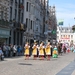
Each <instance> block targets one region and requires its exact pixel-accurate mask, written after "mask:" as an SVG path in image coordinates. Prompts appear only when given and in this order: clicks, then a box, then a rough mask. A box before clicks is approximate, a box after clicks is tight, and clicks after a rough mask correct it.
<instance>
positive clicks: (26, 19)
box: [26, 18, 28, 27]
mask: <svg viewBox="0 0 75 75" xmlns="http://www.w3.org/2000/svg"><path fill="white" fill-rule="evenodd" d="M27 26H28V18H26V27H27Z"/></svg>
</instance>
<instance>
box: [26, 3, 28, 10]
mask: <svg viewBox="0 0 75 75" xmlns="http://www.w3.org/2000/svg"><path fill="white" fill-rule="evenodd" d="M26 11H28V2H27V4H26Z"/></svg>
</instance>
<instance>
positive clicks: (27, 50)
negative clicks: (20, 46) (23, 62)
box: [24, 42, 30, 59]
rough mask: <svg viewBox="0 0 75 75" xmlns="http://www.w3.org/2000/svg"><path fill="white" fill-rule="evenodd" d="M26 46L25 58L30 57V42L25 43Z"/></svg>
mask: <svg viewBox="0 0 75 75" xmlns="http://www.w3.org/2000/svg"><path fill="white" fill-rule="evenodd" d="M24 48H25V53H24V54H25V59H29V49H30V45H29V43H28V42H27V43H26V44H25V46H24Z"/></svg>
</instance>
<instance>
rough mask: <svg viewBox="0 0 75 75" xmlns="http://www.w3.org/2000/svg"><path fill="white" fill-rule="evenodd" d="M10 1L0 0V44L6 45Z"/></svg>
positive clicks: (8, 34)
mask: <svg viewBox="0 0 75 75" xmlns="http://www.w3.org/2000/svg"><path fill="white" fill-rule="evenodd" d="M9 3H10V0H0V44H4V43H5V44H8V43H9V37H10V26H9V16H10V15H9V12H10V8H9Z"/></svg>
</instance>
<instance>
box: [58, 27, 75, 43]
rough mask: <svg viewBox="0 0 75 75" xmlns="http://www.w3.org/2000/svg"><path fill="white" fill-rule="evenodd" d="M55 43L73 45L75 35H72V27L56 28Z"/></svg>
mask: <svg viewBox="0 0 75 75" xmlns="http://www.w3.org/2000/svg"><path fill="white" fill-rule="evenodd" d="M57 41H58V42H59V41H61V42H62V43H69V44H71V43H75V33H73V30H72V27H61V26H58V27H57Z"/></svg>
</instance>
